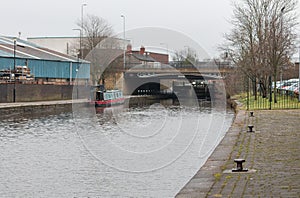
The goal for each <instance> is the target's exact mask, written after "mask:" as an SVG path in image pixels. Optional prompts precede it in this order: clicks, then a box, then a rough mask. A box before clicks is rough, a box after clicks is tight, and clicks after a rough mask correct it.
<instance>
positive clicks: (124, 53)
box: [121, 15, 126, 72]
mask: <svg viewBox="0 0 300 198" xmlns="http://www.w3.org/2000/svg"><path fill="white" fill-rule="evenodd" d="M121 17H122V18H123V39H124V41H123V43H124V52H123V68H124V72H125V66H126V45H125V16H124V15H121Z"/></svg>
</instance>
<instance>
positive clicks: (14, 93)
mask: <svg viewBox="0 0 300 198" xmlns="http://www.w3.org/2000/svg"><path fill="white" fill-rule="evenodd" d="M16 46H17V39H16V38H15V39H14V91H13V102H16Z"/></svg>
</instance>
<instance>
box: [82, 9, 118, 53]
mask: <svg viewBox="0 0 300 198" xmlns="http://www.w3.org/2000/svg"><path fill="white" fill-rule="evenodd" d="M77 25H78V26H79V27H80V28H81V26H82V30H83V32H82V34H83V40H82V45H83V46H82V47H83V49H85V53H84V54H85V56H86V54H87V53H88V52H89V51H90V50H92V49H93V48H94V47H96V45H97V44H98V43H100V42H101V41H102V40H104V39H105V38H108V37H111V36H112V35H113V29H112V26H111V25H110V24H109V23H108V22H107V21H106V20H105V19H103V18H101V17H98V16H95V15H89V14H88V15H86V17H84V20H83V21H78V22H77ZM85 56H84V57H85Z"/></svg>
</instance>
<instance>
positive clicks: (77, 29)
mask: <svg viewBox="0 0 300 198" xmlns="http://www.w3.org/2000/svg"><path fill="white" fill-rule="evenodd" d="M72 30H76V31H79V52H80V55H81V56H82V52H81V48H82V46H81V29H79V28H74V29H72ZM77 58H78V62H79V53H78V54H77ZM81 58H82V57H81Z"/></svg>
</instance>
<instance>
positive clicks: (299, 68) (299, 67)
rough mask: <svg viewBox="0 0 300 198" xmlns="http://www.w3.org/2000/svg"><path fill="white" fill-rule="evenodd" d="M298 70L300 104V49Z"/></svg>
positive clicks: (299, 97) (299, 98)
mask: <svg viewBox="0 0 300 198" xmlns="http://www.w3.org/2000/svg"><path fill="white" fill-rule="evenodd" d="M298 70H299V75H298V77H299V82H298V101H299V102H300V47H299V63H298Z"/></svg>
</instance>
